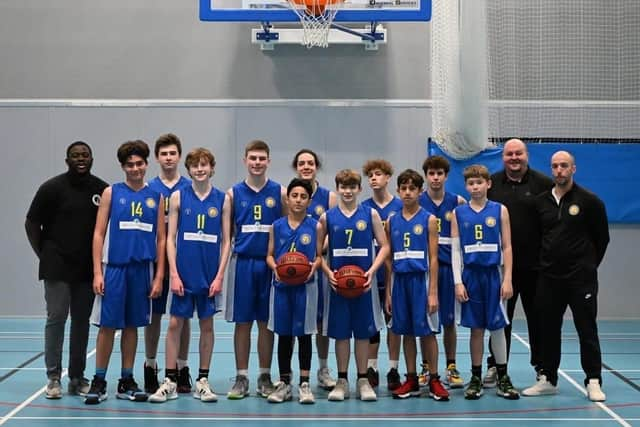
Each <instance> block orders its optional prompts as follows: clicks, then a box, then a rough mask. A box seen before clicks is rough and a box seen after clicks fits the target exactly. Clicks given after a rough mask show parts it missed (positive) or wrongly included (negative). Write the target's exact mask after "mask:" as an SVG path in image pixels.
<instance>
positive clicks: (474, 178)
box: [451, 165, 520, 400]
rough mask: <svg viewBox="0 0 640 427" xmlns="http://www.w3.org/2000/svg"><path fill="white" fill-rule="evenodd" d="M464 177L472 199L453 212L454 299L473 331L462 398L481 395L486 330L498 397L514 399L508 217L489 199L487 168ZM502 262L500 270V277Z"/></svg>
mask: <svg viewBox="0 0 640 427" xmlns="http://www.w3.org/2000/svg"><path fill="white" fill-rule="evenodd" d="M463 175H464V181H465V186H466V189H467V191H468V192H469V195H470V196H471V199H470V201H469V203H468V204H464V205H460V206H458V207H457V208H456V209H455V210H454V211H453V212H454V215H453V218H452V221H451V268H452V270H453V280H454V283H455V288H456V299H457V301H458V302H459V303H460V306H461V307H460V315H461V318H460V324H461V325H462V326H465V327H467V328H471V338H470V347H471V380H470V381H469V384H468V385H467V388H466V390H465V392H464V397H465V399H471V400H475V399H479V398H480V396H482V380H481V378H482V375H481V374H482V355H483V352H484V349H483V345H484V331H485V329H488V330H489V331H490V333H491V342H492V348H493V353H494V355H495V358H496V362H497V364H496V368H497V371H498V386H497V389H496V393H497V394H498V396H502V397H504V398H505V399H509V400H515V399H519V398H520V394H519V393H518V391H517V390H516V389H515V388H514V387H513V385H512V384H511V380H510V379H509V375H507V342H506V339H505V335H504V327H505V326H506V325H507V324H508V323H509V320H508V319H507V312H506V310H505V308H504V306H503V300H507V299H509V298H511V296H512V295H513V287H512V285H511V268H512V252H511V228H510V225H509V212H508V211H507V208H506V207H505V206H503V205H502V204H500V203H497V202H493V201H491V200H487V191H488V190H489V187H490V186H491V178H490V176H489V171H488V170H487V168H486V167H485V166H483V165H471V166H468V167H467V168H465V169H464V172H463ZM501 263H502V264H503V266H504V270H503V272H502V275H501V274H500V265H501ZM501 276H502V278H501Z"/></svg>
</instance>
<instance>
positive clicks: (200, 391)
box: [193, 377, 218, 402]
mask: <svg viewBox="0 0 640 427" xmlns="http://www.w3.org/2000/svg"><path fill="white" fill-rule="evenodd" d="M193 397H195V398H196V399H200V400H201V401H202V402H217V401H218V395H217V394H215V392H214V391H213V390H212V389H211V385H210V384H209V380H208V379H206V378H204V377H203V378H200V379H199V380H198V381H196V391H194V392H193Z"/></svg>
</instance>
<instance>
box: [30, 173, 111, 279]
mask: <svg viewBox="0 0 640 427" xmlns="http://www.w3.org/2000/svg"><path fill="white" fill-rule="evenodd" d="M106 187H108V184H107V183H106V182H104V181H103V180H101V179H100V178H98V177H96V176H93V175H91V174H87V175H84V176H81V175H78V174H76V173H74V172H72V171H69V172H66V173H63V174H61V175H58V176H55V177H53V178H51V179H49V180H48V181H46V182H45V183H44V184H42V185H41V186H40V188H39V189H38V191H37V193H36V195H35V197H34V198H33V201H32V202H31V206H30V207H29V211H28V212H27V219H29V221H31V222H33V223H35V224H39V225H41V226H42V239H41V247H40V268H39V271H38V277H39V279H41V280H42V279H46V280H62V281H65V282H69V283H78V282H87V281H91V280H93V265H92V259H91V243H92V239H93V229H94V227H95V225H96V214H97V212H98V206H99V204H100V196H101V195H102V192H103V191H104V189H105V188H106Z"/></svg>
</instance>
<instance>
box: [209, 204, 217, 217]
mask: <svg viewBox="0 0 640 427" xmlns="http://www.w3.org/2000/svg"><path fill="white" fill-rule="evenodd" d="M207 215H209V218H215V217H217V216H218V209H216V208H215V207H211V208H209V209H208V210H207Z"/></svg>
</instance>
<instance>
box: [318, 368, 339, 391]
mask: <svg viewBox="0 0 640 427" xmlns="http://www.w3.org/2000/svg"><path fill="white" fill-rule="evenodd" d="M318 386H319V387H321V388H323V389H325V390H331V389H333V388H334V387H335V386H336V380H334V379H333V378H331V372H330V371H329V368H320V369H318Z"/></svg>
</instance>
